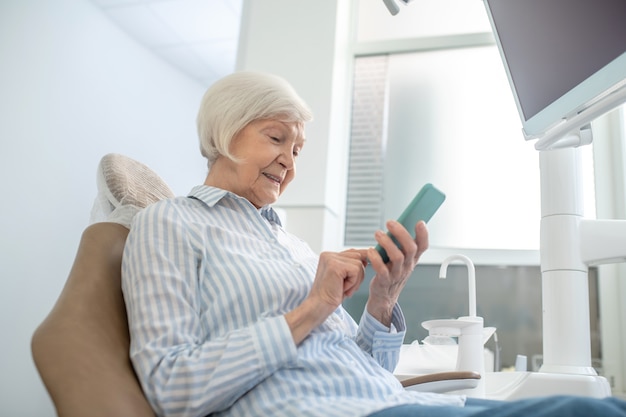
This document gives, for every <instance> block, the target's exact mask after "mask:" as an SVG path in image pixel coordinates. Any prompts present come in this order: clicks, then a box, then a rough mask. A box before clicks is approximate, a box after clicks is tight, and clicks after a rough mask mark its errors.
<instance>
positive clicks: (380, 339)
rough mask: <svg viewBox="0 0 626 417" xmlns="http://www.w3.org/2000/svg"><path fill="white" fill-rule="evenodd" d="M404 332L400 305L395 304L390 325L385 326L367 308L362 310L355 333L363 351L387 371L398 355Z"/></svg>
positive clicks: (392, 366) (390, 368) (390, 369)
mask: <svg viewBox="0 0 626 417" xmlns="http://www.w3.org/2000/svg"><path fill="white" fill-rule="evenodd" d="M405 334H406V322H405V320H404V314H403V313H402V309H400V306H399V305H398V304H396V305H395V306H394V307H393V311H392V314H391V327H387V326H385V325H384V324H382V323H381V322H379V321H378V320H376V319H375V318H374V317H373V316H372V315H371V314H369V313H368V312H367V309H365V311H364V312H363V316H362V317H361V321H360V323H359V331H358V333H357V343H358V345H359V346H360V347H361V349H363V350H364V351H365V352H367V353H369V354H370V355H372V357H373V358H374V359H376V361H377V362H378V363H379V364H380V365H382V366H383V367H384V368H386V369H387V370H389V371H393V369H394V368H395V366H396V364H397V363H398V359H399V357H400V348H401V347H402V343H403V342H404V336H405Z"/></svg>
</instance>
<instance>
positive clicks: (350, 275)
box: [285, 249, 367, 344]
mask: <svg viewBox="0 0 626 417" xmlns="http://www.w3.org/2000/svg"><path fill="white" fill-rule="evenodd" d="M366 252H367V251H365V250H355V249H351V250H347V251H344V252H339V253H337V252H323V253H322V254H321V255H320V259H319V263H318V266H317V272H316V275H315V280H314V281H313V286H312V287H311V291H310V292H309V295H308V297H307V298H306V299H305V300H304V302H303V303H302V304H300V305H299V306H298V307H296V308H295V309H294V310H292V311H290V312H289V313H287V314H286V315H285V318H286V320H287V324H288V325H289V328H290V329H291V333H292V335H293V337H294V341H295V342H296V344H299V343H300V342H301V341H302V340H304V338H305V337H306V336H307V335H308V334H309V333H310V332H311V330H313V329H314V328H315V327H317V326H319V325H320V324H321V323H323V322H324V320H326V318H327V317H328V316H329V315H330V314H332V313H333V312H334V311H335V310H336V309H337V307H339V305H340V304H341V303H342V302H343V300H344V299H345V298H346V297H349V296H351V295H352V294H353V293H354V292H355V291H356V290H357V289H358V288H359V286H360V285H361V283H362V282H363V279H364V278H365V266H366V265H367V258H366Z"/></svg>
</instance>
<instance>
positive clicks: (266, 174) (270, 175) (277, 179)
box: [263, 172, 283, 185]
mask: <svg viewBox="0 0 626 417" xmlns="http://www.w3.org/2000/svg"><path fill="white" fill-rule="evenodd" d="M263 175H265V176H266V177H267V178H268V179H270V180H271V181H273V182H275V183H276V184H278V185H280V184H281V183H282V182H283V180H282V178H280V177H276V176H274V175H272V174H268V173H267V172H264V173H263Z"/></svg>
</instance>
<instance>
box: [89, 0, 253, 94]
mask: <svg viewBox="0 0 626 417" xmlns="http://www.w3.org/2000/svg"><path fill="white" fill-rule="evenodd" d="M91 1H92V2H93V3H94V4H95V5H96V6H98V7H99V8H100V9H101V10H102V11H103V12H104V13H105V14H106V15H107V16H108V17H109V18H110V19H111V20H113V21H114V22H115V23H116V24H118V25H119V26H120V27H121V28H122V29H123V30H124V31H126V32H127V33H128V34H129V35H130V36H132V37H133V38H135V39H136V40H137V41H138V42H140V43H142V44H143V45H145V46H146V47H147V48H148V49H150V50H152V51H153V52H154V53H155V54H156V55H158V56H160V57H162V58H163V59H165V60H166V61H168V62H170V63H171V64H172V65H174V66H175V67H177V68H179V69H180V70H182V71H183V72H185V73H186V74H188V75H189V76H190V77H192V78H194V79H196V80H198V81H199V82H201V83H202V84H203V85H205V86H208V85H210V84H212V83H213V82H214V81H215V80H217V79H218V78H221V77H222V76H224V75H226V74H228V73H230V72H232V71H233V70H234V69H235V60H236V56H237V43H238V38H239V26H240V20H241V7H242V0H91Z"/></svg>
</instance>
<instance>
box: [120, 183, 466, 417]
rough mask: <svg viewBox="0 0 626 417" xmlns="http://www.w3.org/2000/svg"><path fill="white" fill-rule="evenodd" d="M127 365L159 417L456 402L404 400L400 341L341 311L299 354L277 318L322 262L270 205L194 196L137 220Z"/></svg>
mask: <svg viewBox="0 0 626 417" xmlns="http://www.w3.org/2000/svg"><path fill="white" fill-rule="evenodd" d="M123 259H124V260H123V271H122V287H123V291H124V297H125V300H126V307H127V312H128V319H129V326H130V334H131V351H130V356H131V360H132V362H133V365H134V367H135V370H136V372H137V376H138V378H139V380H140V382H141V384H142V387H143V390H144V392H145V394H146V396H147V398H148V400H149V401H150V403H151V405H152V407H153V408H154V410H155V411H156V413H157V414H158V415H161V416H206V415H209V414H211V415H224V416H253V415H260V416H324V417H332V416H342V417H344V416H365V415H368V414H370V413H372V412H374V411H377V410H380V409H383V408H387V407H391V406H394V405H400V404H406V403H421V404H440V403H441V404H457V405H462V404H463V398H462V397H457V396H447V395H437V394H425V393H418V392H409V391H405V390H404V389H403V388H402V386H401V385H400V383H399V382H398V380H397V379H396V378H395V377H394V376H393V374H392V372H391V371H393V369H394V367H395V366H396V363H397V361H398V356H399V351H400V347H401V345H402V342H403V338H404V329H405V323H404V317H403V315H402V312H401V310H400V308H399V307H398V306H396V307H395V308H394V311H393V319H392V323H393V324H392V328H391V329H390V328H388V327H386V326H384V325H382V324H381V323H380V322H378V321H377V320H375V319H374V318H373V317H372V316H371V315H369V314H368V313H367V312H364V313H363V316H362V317H361V319H360V323H359V324H357V323H356V322H355V321H354V320H353V319H352V317H350V315H349V314H348V313H347V312H346V311H345V310H344V309H343V308H342V307H341V306H340V307H339V308H338V309H337V310H336V311H335V312H334V313H333V314H331V315H330V316H329V317H328V319H327V320H326V321H325V322H324V323H323V324H322V325H320V326H319V327H318V328H316V329H315V330H314V331H313V332H312V333H311V334H310V335H309V336H308V337H307V338H306V339H305V340H304V341H303V342H302V343H301V344H300V345H298V346H296V345H295V343H294V341H293V338H292V335H291V332H290V330H289V327H288V325H287V322H286V320H285V318H284V314H285V313H287V312H288V311H290V310H292V309H294V308H295V307H297V306H298V305H299V304H300V303H302V301H303V300H304V299H305V298H306V296H307V294H308V292H309V290H310V287H311V284H312V282H313V279H314V277H315V273H316V268H317V263H318V256H317V255H316V254H315V253H314V252H313V251H312V250H311V249H310V247H309V246H308V245H307V244H306V243H305V242H303V241H302V240H301V239H298V238H297V237H295V236H293V235H291V234H289V233H287V232H286V231H285V230H284V229H283V228H282V227H281V226H280V220H279V219H278V216H277V215H276V213H275V212H274V211H273V210H272V209H271V208H270V207H263V208H261V209H260V210H259V209H256V208H255V207H254V206H253V205H252V204H251V203H250V202H249V201H248V200H246V199H244V198H241V197H239V196H237V195H235V194H232V193H230V192H227V191H224V190H221V189H218V188H213V187H208V186H204V185H201V186H197V187H195V188H194V189H193V190H192V191H191V193H190V195H189V196H188V197H179V198H175V199H170V200H163V201H160V202H158V203H156V204H153V205H151V206H149V207H148V208H146V209H145V210H143V211H141V212H140V213H139V214H138V215H137V216H136V217H135V219H134V222H133V226H132V228H131V232H130V234H129V236H128V240H127V243H126V248H125V251H124V258H123Z"/></svg>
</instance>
